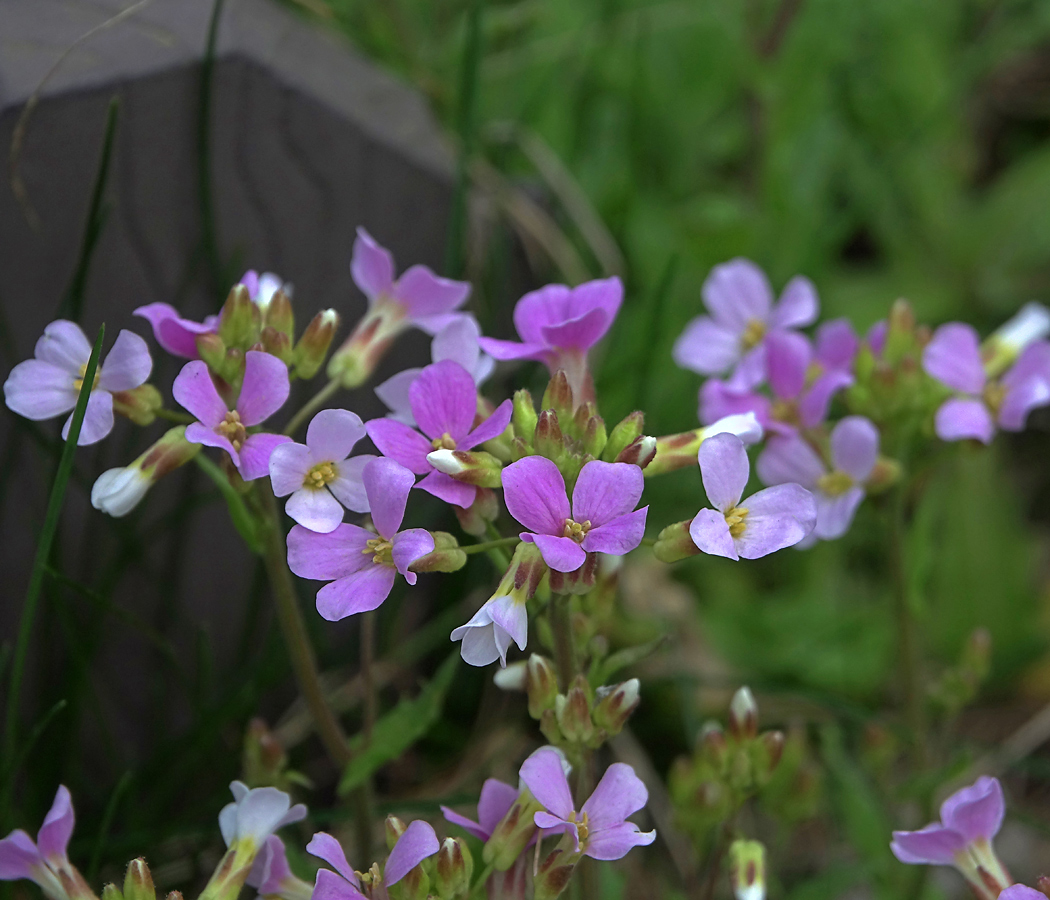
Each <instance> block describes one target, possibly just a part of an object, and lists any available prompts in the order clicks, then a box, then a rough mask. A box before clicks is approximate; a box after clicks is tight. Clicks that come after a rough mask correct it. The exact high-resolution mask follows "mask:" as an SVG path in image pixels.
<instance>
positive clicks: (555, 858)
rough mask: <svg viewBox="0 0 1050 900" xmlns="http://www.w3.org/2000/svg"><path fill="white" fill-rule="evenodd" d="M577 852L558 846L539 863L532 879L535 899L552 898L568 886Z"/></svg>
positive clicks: (577, 856) (574, 866)
mask: <svg viewBox="0 0 1050 900" xmlns="http://www.w3.org/2000/svg"><path fill="white" fill-rule="evenodd" d="M578 859H579V854H575V853H570V852H569V851H568V850H565V849H562V848H561V847H558V848H556V849H555V850H554V852H552V853H551V854H550V855H549V856H548V857H547V858H546V859H545V860H544V861H543V863H542V864H541V865H540V870H539V872H537V874H536V878H535V879H534V880H533V897H534V898H535V900H554V898H555V897H558V896H560V895H561V893H562V891H564V890H565V888H567V887H568V886H569V881H570V879H571V878H572V873H573V872H574V871H575V869H576V861H577V860H578Z"/></svg>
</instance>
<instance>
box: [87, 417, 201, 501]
mask: <svg viewBox="0 0 1050 900" xmlns="http://www.w3.org/2000/svg"><path fill="white" fill-rule="evenodd" d="M201 446H202V445H201V444H191V443H190V442H189V441H187V440H186V426H185V425H179V426H177V427H175V428H171V429H169V430H168V431H167V432H165V434H164V436H163V437H161V438H160V440H158V441H157V442H156V443H155V444H153V446H152V447H150V448H149V449H148V450H147V451H146V452H145V453H143V454H142V455H141V456H140V457H138V459H136V460H135V461H134V462H132V463H131V465H128V466H121V467H118V468H115V469H107V470H106V471H105V472H103V473H102V474H101V475H99V476H98V478H97V479H95V484H94V485H93V486H92V488H91V505H92V506H93V507H95V509H97V510H100V511H101V512H104V513H106V514H107V515H110V516H114V517H116V518H119V517H120V516H126V515H127V514H128V513H129V512H131V511H132V510H133V509H134V508H135V507H136V506H138V504H139V502H140V501H141V500H142V498H143V497H145V496H146V493H147V492H148V491H149V489H150V488H151V487H152V486H153V485H154V484H155V483H156V482H157V481H159V480H160V479H161V478H163V477H164V476H165V475H167V474H168V473H169V472H171V471H173V470H175V469H177V468H178V467H179V466H181V465H184V464H185V463H187V462H189V461H190V460H191V459H193V457H195V456H196V455H197V454H198V453H199V452H200V450H201Z"/></svg>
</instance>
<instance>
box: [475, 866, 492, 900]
mask: <svg viewBox="0 0 1050 900" xmlns="http://www.w3.org/2000/svg"><path fill="white" fill-rule="evenodd" d="M491 875H492V866H491V865H489V866H485V868H484V869H482V870H481V874H480V875H479V876H478V880H477V881H475V882H474V887H472V888H471V889H470V897H471V898H474V897H480V896H481V895H482V894H483V893H484V890H485V882H486V881H488V880H489V877H490V876H491Z"/></svg>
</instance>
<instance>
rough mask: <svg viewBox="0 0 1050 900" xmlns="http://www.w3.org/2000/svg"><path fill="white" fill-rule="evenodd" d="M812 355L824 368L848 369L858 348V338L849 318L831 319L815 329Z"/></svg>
mask: <svg viewBox="0 0 1050 900" xmlns="http://www.w3.org/2000/svg"><path fill="white" fill-rule="evenodd" d="M815 343H816V349H815V352H814V355H815V356H816V358H817V361H818V362H819V363H820V364H821V365H822V366H823V367H824V368H825V369H844V370H848V369H849V368H850V367H851V366H852V365H853V357H855V356H856V355H857V350H858V349H859V348H860V339H859V338H858V337H857V333H856V332H855V331H854V330H853V325H852V323H851V322H850V321H849V319H832V320H831V321H829V322H824V323H823V324H822V325H821V326H820V327H819V328H818V329H817V337H816V341H815Z"/></svg>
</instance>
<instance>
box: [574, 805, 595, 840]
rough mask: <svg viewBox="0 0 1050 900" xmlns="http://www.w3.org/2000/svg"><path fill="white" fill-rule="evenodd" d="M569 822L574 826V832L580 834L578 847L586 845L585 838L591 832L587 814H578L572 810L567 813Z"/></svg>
mask: <svg viewBox="0 0 1050 900" xmlns="http://www.w3.org/2000/svg"><path fill="white" fill-rule="evenodd" d="M569 821H570V822H572V823H573V824H575V826H576V830H577V831H578V832H579V833H580V845H581V846H582V845H584V844H586V843H587V837H588V835H589V834H590V831H591V828H590V823H589V822H588V821H587V813H585V812H583V813H578V812H576V810H573V811H572V812H571V813H569Z"/></svg>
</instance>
